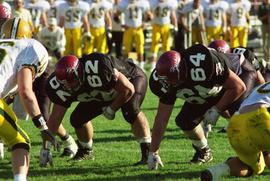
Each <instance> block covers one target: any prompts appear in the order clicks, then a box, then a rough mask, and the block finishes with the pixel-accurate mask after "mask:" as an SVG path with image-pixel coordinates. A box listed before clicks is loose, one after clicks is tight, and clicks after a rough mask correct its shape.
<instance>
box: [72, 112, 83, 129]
mask: <svg viewBox="0 0 270 181" xmlns="http://www.w3.org/2000/svg"><path fill="white" fill-rule="evenodd" d="M70 124H71V126H72V127H73V128H75V129H76V128H82V127H83V124H82V123H81V120H79V119H78V118H77V117H76V116H75V115H73V114H71V116H70Z"/></svg>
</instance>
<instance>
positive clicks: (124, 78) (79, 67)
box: [47, 53, 151, 164]
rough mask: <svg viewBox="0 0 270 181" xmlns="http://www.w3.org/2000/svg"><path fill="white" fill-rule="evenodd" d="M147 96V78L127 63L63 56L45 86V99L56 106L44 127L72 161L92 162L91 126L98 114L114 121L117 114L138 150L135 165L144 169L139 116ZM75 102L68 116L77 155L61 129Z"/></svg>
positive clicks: (144, 139)
mask: <svg viewBox="0 0 270 181" xmlns="http://www.w3.org/2000/svg"><path fill="white" fill-rule="evenodd" d="M146 90H147V77H146V75H145V74H144V72H143V71H142V70H141V69H140V68H139V67H137V66H136V65H135V64H134V63H133V62H132V61H131V59H127V60H119V59H115V58H113V57H111V56H108V55H105V54H101V53H92V54H89V55H86V56H83V57H82V58H80V59H78V58H77V57H75V56H72V55H68V56H64V57H62V58H61V59H60V60H59V61H58V63H57V64H56V68H55V71H54V73H53V74H52V75H51V76H50V78H49V80H48V82H47V93H48V95H49V97H50V99H51V101H52V102H53V103H54V106H53V110H52V113H51V116H50V119H49V121H48V127H49V129H50V130H52V131H53V132H54V133H58V135H59V136H60V137H61V139H62V140H67V141H66V143H67V145H70V147H69V148H70V153H71V154H75V156H74V157H73V160H82V159H86V158H92V157H93V147H92V144H93V127H92V123H91V121H92V120H93V119H94V118H96V117H97V116H98V115H101V114H103V116H105V117H106V118H107V119H109V120H113V119H114V118H115V113H116V112H117V111H118V110H119V109H121V110H122V114H123V116H124V118H125V120H126V121H127V122H128V123H130V125H131V128H132V131H133V133H134V135H135V137H136V139H137V140H138V142H139V143H140V146H141V153H142V158H141V160H140V161H139V162H138V163H137V164H146V161H147V156H148V151H149V145H150V142H151V136H150V129H149V125H148V121H147V118H146V117H145V115H144V113H143V112H142V111H141V110H140V106H141V103H142V101H143V100H144V97H145V93H146ZM73 102H79V104H78V105H77V106H76V108H75V109H74V111H73V112H72V113H71V116H70V123H71V125H72V126H73V127H74V129H75V132H76V134H77V137H78V146H79V149H78V151H77V153H76V152H74V150H75V149H73V148H75V146H72V145H74V140H73V139H72V140H73V141H71V136H69V135H68V134H67V133H66V131H65V129H64V128H63V126H62V125H61V122H62V120H63V117H64V115H65V113H66V112H67V110H68V109H69V107H70V106H71V103H73ZM68 139H69V140H68ZM72 142H73V143H72ZM72 147H73V148H72ZM72 149H73V150H72ZM75 151H76V150H75Z"/></svg>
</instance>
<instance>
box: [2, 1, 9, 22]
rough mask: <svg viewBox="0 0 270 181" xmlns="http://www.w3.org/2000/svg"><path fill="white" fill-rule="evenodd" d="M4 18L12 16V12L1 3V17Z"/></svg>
mask: <svg viewBox="0 0 270 181" xmlns="http://www.w3.org/2000/svg"><path fill="white" fill-rule="evenodd" d="M4 18H11V12H10V10H9V9H8V8H7V7H6V6H3V5H2V4H0V19H4Z"/></svg>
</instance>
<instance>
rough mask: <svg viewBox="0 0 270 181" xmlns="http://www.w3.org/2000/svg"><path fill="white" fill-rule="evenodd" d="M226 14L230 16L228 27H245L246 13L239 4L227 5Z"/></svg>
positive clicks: (241, 4) (242, 5)
mask: <svg viewBox="0 0 270 181" xmlns="http://www.w3.org/2000/svg"><path fill="white" fill-rule="evenodd" d="M227 13H228V14H230V16H231V18H230V22H231V23H230V26H236V27H243V26H246V25H247V19H246V14H247V13H248V11H247V10H246V8H245V7H244V4H243V3H241V2H238V3H233V4H230V5H229V9H228V12H227Z"/></svg>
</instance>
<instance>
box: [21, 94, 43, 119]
mask: <svg viewBox="0 0 270 181" xmlns="http://www.w3.org/2000/svg"><path fill="white" fill-rule="evenodd" d="M19 94H20V99H21V101H22V103H23V105H24V108H25V109H26V111H27V113H28V114H29V115H30V117H31V118H33V117H35V116H37V115H39V114H41V112H40V109H39V105H38V102H37V99H36V96H35V94H34V92H33V91H31V90H28V89H26V90H23V91H20V92H19Z"/></svg>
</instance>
